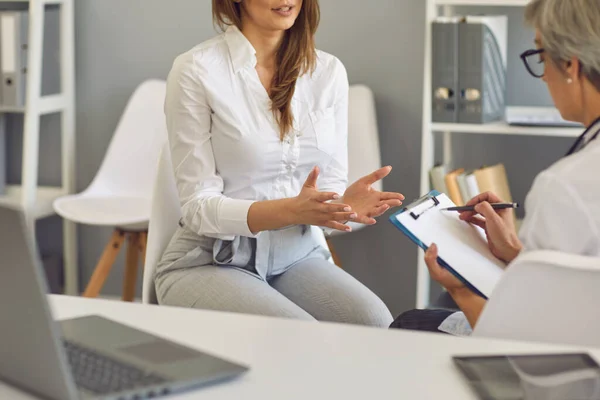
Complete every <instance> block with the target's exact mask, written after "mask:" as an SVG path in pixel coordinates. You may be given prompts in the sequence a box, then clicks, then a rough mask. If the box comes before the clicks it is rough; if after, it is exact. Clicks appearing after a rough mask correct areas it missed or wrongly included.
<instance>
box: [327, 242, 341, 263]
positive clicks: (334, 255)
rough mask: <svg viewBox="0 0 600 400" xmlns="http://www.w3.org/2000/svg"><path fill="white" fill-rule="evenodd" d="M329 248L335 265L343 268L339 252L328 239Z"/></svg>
mask: <svg viewBox="0 0 600 400" xmlns="http://www.w3.org/2000/svg"><path fill="white" fill-rule="evenodd" d="M327 246H328V247H329V252H330V253H331V258H333V263H334V264H335V265H337V266H338V267H340V268H342V260H340V257H339V256H338V254H337V252H336V251H335V249H334V248H333V243H331V240H330V239H327Z"/></svg>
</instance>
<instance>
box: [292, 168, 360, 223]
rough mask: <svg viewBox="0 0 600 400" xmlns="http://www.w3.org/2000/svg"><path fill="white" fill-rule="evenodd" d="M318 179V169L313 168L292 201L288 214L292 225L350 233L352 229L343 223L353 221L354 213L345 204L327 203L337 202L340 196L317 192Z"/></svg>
mask: <svg viewBox="0 0 600 400" xmlns="http://www.w3.org/2000/svg"><path fill="white" fill-rule="evenodd" d="M318 178H319V168H318V167H315V168H313V170H312V171H311V172H310V174H309V175H308V178H307V179H306V182H305V183H304V186H303V187H302V191H301V192H300V194H299V195H298V196H297V197H295V198H293V199H292V203H291V204H292V207H291V209H290V212H291V213H292V215H293V216H294V218H293V223H294V224H298V225H315V226H322V227H327V228H332V229H337V230H340V231H346V232H349V231H351V230H352V229H351V228H350V227H349V226H347V225H345V224H344V223H345V222H346V221H350V220H353V219H355V218H356V216H357V215H356V213H354V212H353V211H352V208H351V207H350V206H349V205H347V204H340V203H327V202H328V201H330V200H339V198H340V196H339V195H338V194H337V193H331V192H319V191H318V190H317V179H318ZM342 222H343V223H342Z"/></svg>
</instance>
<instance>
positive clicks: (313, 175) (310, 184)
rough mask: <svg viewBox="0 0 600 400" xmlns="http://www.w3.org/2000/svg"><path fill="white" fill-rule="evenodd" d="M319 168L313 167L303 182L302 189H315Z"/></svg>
mask: <svg viewBox="0 0 600 400" xmlns="http://www.w3.org/2000/svg"><path fill="white" fill-rule="evenodd" d="M319 172H320V171H319V167H314V168H313V169H312V170H311V171H310V173H309V174H308V177H307V178H306V181H305V182H304V187H305V188H310V189H316V188H317V180H318V179H319Z"/></svg>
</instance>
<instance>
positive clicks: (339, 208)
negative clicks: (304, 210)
mask: <svg viewBox="0 0 600 400" xmlns="http://www.w3.org/2000/svg"><path fill="white" fill-rule="evenodd" d="M317 207H318V209H319V211H321V212H323V213H336V212H346V213H351V212H352V207H350V206H349V205H347V204H337V203H323V204H319V205H318V206H317Z"/></svg>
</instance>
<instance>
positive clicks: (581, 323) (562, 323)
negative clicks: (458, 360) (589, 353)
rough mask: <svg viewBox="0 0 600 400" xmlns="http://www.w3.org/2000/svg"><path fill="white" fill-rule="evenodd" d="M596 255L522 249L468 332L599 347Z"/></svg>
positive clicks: (599, 271)
mask: <svg viewBox="0 0 600 400" xmlns="http://www.w3.org/2000/svg"><path fill="white" fill-rule="evenodd" d="M598 288H600V258H596V257H585V256H579V255H572V254H565V253H559V252H554V251H535V252H527V253H525V254H523V255H521V256H519V257H518V258H517V259H516V260H515V261H514V262H513V263H512V264H511V265H510V266H509V268H507V270H506V272H505V273H504V276H503V277H502V279H501V280H500V282H499V283H498V285H497V286H496V288H495V289H494V292H493V293H492V296H491V297H490V300H489V301H488V303H487V305H486V307H485V309H484V311H483V313H482V315H481V317H480V319H479V322H478V323H477V326H476V328H475V331H474V333H473V335H474V336H485V337H493V338H501V339H513V340H522V341H535V342H547V343H560V344H569V345H577V346H581V345H583V346H600V311H598V308H597V307H599V306H600V290H599V289H598Z"/></svg>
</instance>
